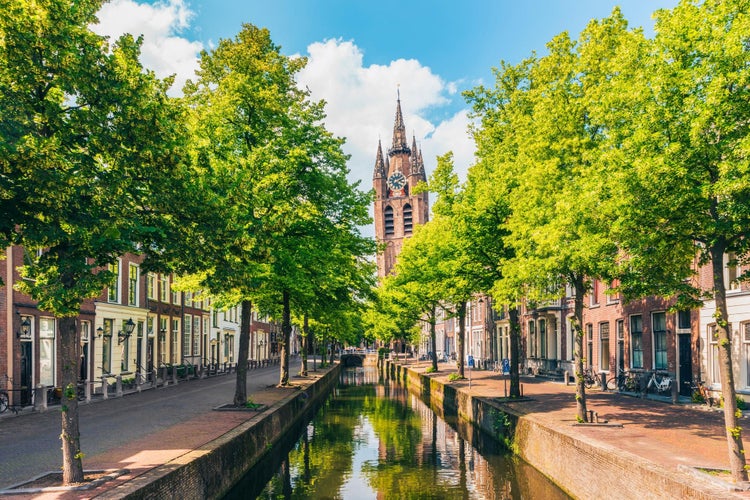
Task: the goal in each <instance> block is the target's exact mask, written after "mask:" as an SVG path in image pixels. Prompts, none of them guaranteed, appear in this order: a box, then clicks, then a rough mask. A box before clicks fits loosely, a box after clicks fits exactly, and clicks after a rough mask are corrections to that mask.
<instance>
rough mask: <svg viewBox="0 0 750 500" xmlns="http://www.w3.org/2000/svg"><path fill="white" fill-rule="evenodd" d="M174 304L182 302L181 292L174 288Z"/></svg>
mask: <svg viewBox="0 0 750 500" xmlns="http://www.w3.org/2000/svg"><path fill="white" fill-rule="evenodd" d="M172 304H177V305H179V304H180V292H178V291H176V290H172Z"/></svg>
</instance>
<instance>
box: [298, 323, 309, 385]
mask: <svg viewBox="0 0 750 500" xmlns="http://www.w3.org/2000/svg"><path fill="white" fill-rule="evenodd" d="M309 348H310V330H309V325H308V320H307V313H305V317H304V319H303V320H302V365H301V367H300V371H299V374H300V375H301V376H303V377H307V350H308V349H309Z"/></svg>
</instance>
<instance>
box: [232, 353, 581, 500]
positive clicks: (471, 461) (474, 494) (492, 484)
mask: <svg viewBox="0 0 750 500" xmlns="http://www.w3.org/2000/svg"><path fill="white" fill-rule="evenodd" d="M226 498H228V499H239V498H243V499H245V498H284V499H286V498H317V499H323V498H341V499H357V500H359V499H383V498H385V499H389V498H394V499H401V498H441V499H442V498H461V499H463V498H471V499H472V500H473V499H482V498H484V499H520V498H545V499H552V500H554V499H566V498H569V497H568V496H567V495H566V494H565V493H564V492H563V491H561V490H560V489H559V488H557V487H556V486H555V485H554V484H552V483H551V482H550V481H548V480H547V479H546V478H545V477H544V476H542V475H541V474H540V473H539V472H537V471H536V470H535V469H534V468H532V467H531V466H530V465H528V464H526V463H525V462H522V461H521V460H519V459H518V458H516V457H513V456H512V455H510V454H509V452H507V451H505V450H504V449H503V448H502V447H501V445H500V444H499V443H497V442H496V441H495V440H494V439H492V438H490V437H488V436H486V435H484V434H483V433H481V432H480V431H478V430H476V429H475V428H474V427H472V426H471V425H468V424H466V423H465V422H459V421H458V420H457V419H456V418H455V417H453V418H451V417H450V416H448V415H446V416H443V417H441V416H439V415H437V414H436V413H435V412H434V411H432V410H431V409H430V408H429V406H427V405H426V404H425V403H424V402H423V401H421V400H420V399H419V397H418V396H416V395H414V394H411V393H409V392H408V390H406V388H405V387H404V386H403V385H400V384H398V383H396V382H393V381H390V380H387V379H383V378H382V377H381V376H380V375H379V373H378V371H377V369H375V368H374V367H367V368H364V369H362V368H356V369H354V368H352V369H346V370H344V371H343V372H342V374H341V379H340V382H339V385H338V387H337V388H336V389H335V390H334V392H333V393H332V394H331V395H330V396H329V397H328V399H327V400H326V401H325V403H323V404H322V406H321V407H320V409H319V410H318V411H317V413H316V415H315V416H314V417H313V418H312V420H307V421H305V422H304V423H302V424H301V426H300V428H298V429H297V430H296V432H293V433H289V435H288V436H287V438H286V439H282V441H281V442H280V443H279V444H278V445H277V446H276V447H275V448H274V450H272V451H271V452H270V453H269V454H268V456H267V457H266V458H265V460H263V461H262V462H261V463H259V464H258V465H257V466H256V467H255V468H253V469H252V470H251V471H250V472H249V473H248V474H247V475H246V476H245V477H244V478H243V479H242V480H241V481H240V482H239V483H238V485H237V486H235V488H234V489H233V490H232V491H231V492H230V493H229V494H228V495H227V497H226Z"/></svg>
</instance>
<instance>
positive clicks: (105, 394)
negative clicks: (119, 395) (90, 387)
mask: <svg viewBox="0 0 750 500" xmlns="http://www.w3.org/2000/svg"><path fill="white" fill-rule="evenodd" d="M102 396H103V397H104V399H109V387H107V376H106V375H102Z"/></svg>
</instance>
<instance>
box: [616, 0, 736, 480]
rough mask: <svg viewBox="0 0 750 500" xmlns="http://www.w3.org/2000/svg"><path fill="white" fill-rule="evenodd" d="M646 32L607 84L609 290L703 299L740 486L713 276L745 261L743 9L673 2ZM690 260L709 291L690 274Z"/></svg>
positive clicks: (722, 289)
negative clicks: (709, 306)
mask: <svg viewBox="0 0 750 500" xmlns="http://www.w3.org/2000/svg"><path fill="white" fill-rule="evenodd" d="M655 33H656V34H655V37H654V39H653V40H652V42H651V43H650V45H649V53H648V54H647V56H646V57H641V58H640V59H639V62H640V64H637V65H634V66H633V67H634V68H635V70H634V71H631V72H628V73H626V74H624V75H622V76H620V77H619V78H618V79H617V80H615V81H612V82H611V85H612V87H613V88H612V90H611V95H613V96H614V95H617V96H618V97H619V98H622V99H626V100H627V101H628V102H627V105H626V104H625V103H622V102H619V103H618V102H615V104H616V105H613V106H612V110H611V111H610V115H609V118H610V122H614V124H613V125H611V128H612V129H613V130H615V131H616V132H617V133H613V134H610V142H609V143H608V144H607V146H608V148H607V151H608V157H607V160H608V161H610V162H612V163H613V164H615V165H616V166H617V167H618V168H619V171H620V175H619V177H618V180H619V182H620V186H621V192H620V193H619V195H620V196H619V198H620V199H621V200H622V204H621V205H620V206H619V207H618V218H617V219H616V224H615V227H616V228H617V229H618V231H617V241H618V243H619V244H620V245H621V246H622V249H623V254H624V258H623V263H622V264H623V275H622V286H621V290H622V292H623V293H624V294H625V295H626V296H627V297H640V296H643V295H646V294H652V293H657V294H660V295H664V296H676V297H677V298H678V306H688V305H695V304H696V303H701V302H702V301H703V300H704V299H705V298H706V297H710V298H711V299H712V300H713V305H714V307H715V313H714V318H715V320H716V339H717V345H718V349H717V351H718V360H717V361H718V364H719V367H720V376H721V386H722V394H723V396H724V403H725V406H724V419H725V426H726V436H727V443H728V448H729V457H730V467H731V470H732V476H733V478H734V480H735V481H746V480H747V471H746V467H745V464H746V458H745V452H744V446H743V441H742V429H741V426H740V423H739V419H738V416H739V414H738V412H737V407H736V397H735V395H736V392H735V382H734V373H733V368H732V366H733V365H732V352H733V350H736V347H735V348H734V349H733V347H732V340H733V339H732V336H731V333H730V331H729V328H728V326H729V325H728V315H727V302H726V288H727V286H728V284H729V283H728V281H727V279H726V278H725V275H726V273H725V270H726V267H727V266H734V265H736V264H738V263H744V262H747V260H748V257H749V256H750V254H749V252H748V249H749V248H750V247H749V242H750V208H749V207H750V175H748V174H749V172H750V161H749V160H748V158H749V156H748V145H750V133H749V132H750V128H749V127H748V120H747V116H748V113H749V112H750V86H749V85H748V82H750V41H749V40H750V5H748V3H747V2H744V1H733V0H729V1H717V0H709V1H705V2H697V1H681V2H680V3H679V5H678V6H677V7H676V8H674V9H673V10H662V11H658V12H657V13H656V26H655ZM620 66H621V67H622V66H623V65H622V64H621V65H620ZM618 93H619V94H618ZM615 125H619V126H618V127H615ZM696 258H697V261H698V263H699V264H705V265H707V266H709V267H710V269H711V275H712V281H711V283H710V285H707V286H706V284H702V283H699V282H698V280H696V279H695V262H696ZM746 278H747V275H746V276H744V277H740V278H739V279H746ZM707 355H708V356H710V354H707Z"/></svg>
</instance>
